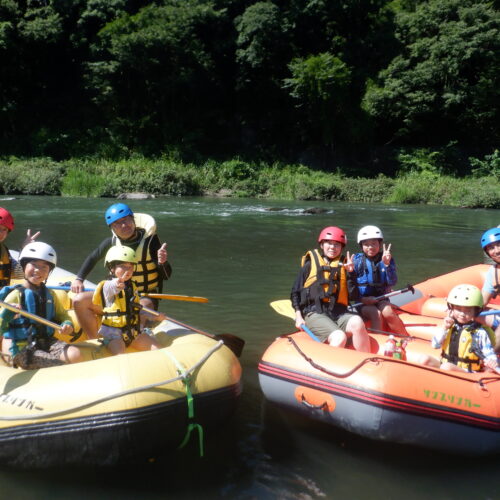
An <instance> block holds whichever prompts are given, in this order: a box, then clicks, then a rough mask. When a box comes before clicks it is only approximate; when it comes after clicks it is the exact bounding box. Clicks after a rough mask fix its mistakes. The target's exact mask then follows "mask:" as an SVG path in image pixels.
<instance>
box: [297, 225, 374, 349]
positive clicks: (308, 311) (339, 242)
mask: <svg viewBox="0 0 500 500" xmlns="http://www.w3.org/2000/svg"><path fill="white" fill-rule="evenodd" d="M318 243H319V249H313V250H309V251H308V252H307V253H306V254H305V255H304V257H302V263H301V269H300V271H299V274H298V275H297V278H296V280H295V283H294V284H293V288H292V292H291V294H290V299H291V301H292V307H293V308H294V309H295V326H296V327H297V328H300V329H302V327H303V325H304V324H305V325H306V326H307V327H308V328H309V329H310V330H311V331H312V332H313V333H314V335H316V336H317V337H318V338H319V339H320V340H321V341H322V342H323V341H325V342H328V343H329V344H330V345H331V346H334V347H344V345H345V344H346V341H347V337H348V336H349V337H352V343H353V345H354V348H355V349H356V350H358V351H363V352H370V339H369V337H368V332H367V331H366V328H365V324H364V323H363V320H362V319H361V317H360V316H358V315H357V314H351V313H349V312H347V306H348V305H349V300H350V299H351V298H352V299H356V298H357V297H358V293H357V289H356V281H355V279H354V277H353V276H352V262H351V261H350V259H346V258H345V257H344V256H343V255H342V249H343V248H344V247H345V245H346V243H347V238H346V235H345V233H344V231H343V230H342V229H340V228H338V227H335V226H329V227H325V228H324V229H323V230H322V231H321V233H320V235H319V237H318ZM353 293H354V296H352V295H351V294H353Z"/></svg>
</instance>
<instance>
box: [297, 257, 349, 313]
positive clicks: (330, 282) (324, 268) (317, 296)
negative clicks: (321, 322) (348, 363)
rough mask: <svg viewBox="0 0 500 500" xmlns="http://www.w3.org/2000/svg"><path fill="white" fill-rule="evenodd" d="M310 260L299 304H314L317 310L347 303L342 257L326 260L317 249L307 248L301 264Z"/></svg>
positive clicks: (347, 294)
mask: <svg viewBox="0 0 500 500" xmlns="http://www.w3.org/2000/svg"><path fill="white" fill-rule="evenodd" d="M308 260H309V261H310V262H311V270H310V272H309V276H308V277H307V278H306V281H305V283H304V287H303V290H302V292H301V306H307V305H310V304H315V305H316V308H317V310H318V312H320V311H322V310H323V309H324V308H326V309H332V308H333V306H334V305H335V304H341V305H343V306H346V307H347V305H348V304H349V292H348V288H347V275H346V271H345V269H344V267H343V266H342V264H343V262H344V258H343V257H342V256H339V258H337V259H335V260H332V261H330V262H327V261H326V260H325V258H324V257H323V256H322V255H321V253H320V252H319V250H317V249H314V250H309V251H308V252H307V253H306V254H305V255H304V256H303V257H302V261H301V266H304V264H305V263H306V262H307V261H308Z"/></svg>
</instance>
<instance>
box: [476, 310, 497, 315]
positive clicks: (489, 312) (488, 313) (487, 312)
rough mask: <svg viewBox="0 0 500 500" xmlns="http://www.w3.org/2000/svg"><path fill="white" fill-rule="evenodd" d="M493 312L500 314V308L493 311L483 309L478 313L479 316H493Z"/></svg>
mask: <svg viewBox="0 0 500 500" xmlns="http://www.w3.org/2000/svg"><path fill="white" fill-rule="evenodd" d="M493 314H498V315H499V316H500V309H493V310H491V311H483V312H480V313H479V314H478V316H491V315H493Z"/></svg>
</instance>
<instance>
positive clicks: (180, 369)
mask: <svg viewBox="0 0 500 500" xmlns="http://www.w3.org/2000/svg"><path fill="white" fill-rule="evenodd" d="M220 342H222V341H220ZM164 352H165V354H166V355H167V356H168V357H169V358H170V360H171V361H173V363H174V364H175V366H176V367H177V373H178V374H179V375H180V376H181V377H182V382H183V384H184V387H185V388H186V399H187V406H188V426H187V429H186V435H185V436H184V439H183V440H182V443H181V444H180V445H179V447H178V448H177V449H178V450H182V448H184V446H186V444H188V442H189V438H190V437H191V433H192V432H193V430H197V431H198V447H199V452H200V457H203V427H202V426H201V425H200V424H198V423H196V422H195V421H194V398H193V393H192V391H191V380H192V378H191V375H192V374H191V373H188V372H187V371H186V370H185V369H184V366H183V365H182V363H181V362H180V361H179V360H178V359H177V358H176V357H175V356H174V355H173V354H172V353H171V352H169V351H164Z"/></svg>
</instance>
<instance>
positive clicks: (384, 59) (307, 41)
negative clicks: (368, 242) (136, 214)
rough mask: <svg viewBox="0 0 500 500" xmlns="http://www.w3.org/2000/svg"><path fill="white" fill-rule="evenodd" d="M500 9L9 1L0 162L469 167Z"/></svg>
mask: <svg viewBox="0 0 500 500" xmlns="http://www.w3.org/2000/svg"><path fill="white" fill-rule="evenodd" d="M497 7H498V5H497V4H496V2H492V1H487V0H425V1H424V0H392V1H387V0H339V1H336V0H335V1H332V0H272V1H271V0H268V1H257V2H256V1H252V0H158V1H156V2H151V1H146V0H19V1H15V0H0V58H1V59H0V60H1V64H2V72H1V73H0V148H1V149H0V153H1V154H3V155H7V154H13V155H33V156H37V155H46V156H51V157H53V158H56V159H62V158H65V157H68V156H81V155H97V156H105V157H115V158H116V157H127V156H130V155H131V154H134V153H141V154H145V155H151V156H157V155H160V154H166V153H167V154H175V155H179V156H180V157H182V158H184V159H187V160H189V161H196V159H201V158H206V157H212V158H228V157H234V156H236V155H239V156H240V157H242V158H247V159H261V160H271V159H272V160H274V159H283V160H285V161H302V162H304V163H306V164H311V165H316V166H320V167H323V168H325V167H326V168H330V169H338V168H341V169H342V168H344V169H348V168H351V170H352V169H353V168H354V169H357V172H359V173H363V174H366V173H375V172H377V171H382V170H384V169H385V171H386V172H387V171H388V170H387V169H390V165H391V163H390V161H389V159H390V158H391V157H392V156H394V155H396V154H399V155H400V154H402V152H403V153H404V152H405V151H410V150H412V148H413V149H414V148H420V150H422V148H424V149H425V148H429V151H431V150H432V151H440V154H441V158H443V161H442V163H441V166H444V167H445V168H448V169H449V170H453V169H455V170H457V169H458V170H460V168H462V167H465V166H467V165H468V163H467V162H466V161H465V160H466V159H467V158H468V157H469V156H476V157H477V158H480V157H482V156H484V155H487V154H491V153H492V152H493V150H494V149H495V147H498V136H499V123H500V121H499V117H498V109H499V93H500V90H499V89H500V81H499V79H500V64H499V57H500V56H499V55H500V36H499V24H500V18H499V13H498V8H497ZM370 169H371V172H370Z"/></svg>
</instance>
